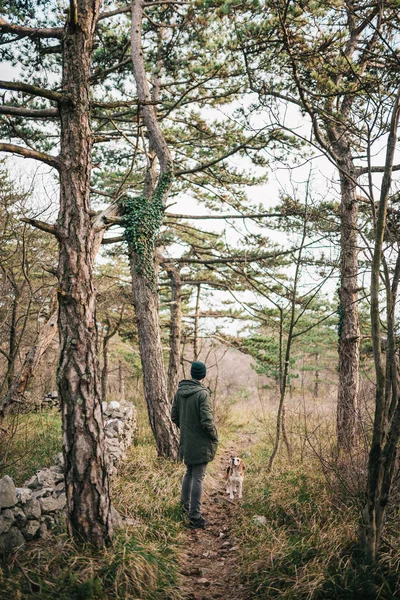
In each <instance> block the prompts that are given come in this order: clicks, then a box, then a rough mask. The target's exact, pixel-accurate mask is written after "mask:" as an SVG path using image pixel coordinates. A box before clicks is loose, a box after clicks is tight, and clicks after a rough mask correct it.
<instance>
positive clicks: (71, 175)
mask: <svg viewBox="0 0 400 600" xmlns="http://www.w3.org/2000/svg"><path fill="white" fill-rule="evenodd" d="M99 8H100V0H77V1H76V2H71V4H70V15H69V19H70V20H69V23H68V24H67V26H66V30H65V34H64V40H63V81H62V87H63V92H64V94H66V95H67V96H68V97H69V101H67V102H62V103H61V104H60V119H61V153H60V158H61V168H60V188H61V190H60V211H59V215H58V220H57V229H58V239H59V268H58V269H59V293H58V299H59V318H58V328H59V336H60V360H59V367H58V372H57V381H58V387H59V393H60V398H61V410H62V420H63V453H64V462H65V481H66V494H67V525H68V531H69V533H70V535H72V536H74V537H75V538H76V539H78V540H81V541H85V542H89V543H91V544H93V545H94V546H96V547H98V548H100V547H102V546H104V544H105V543H108V542H109V541H110V539H111V537H112V533H113V529H112V521H111V503H110V494H109V482H108V475H107V465H106V455H105V437H104V426H103V414H102V410H101V390H100V378H99V364H98V355H97V329H96V314H95V299H96V294H95V289H94V286H93V249H94V239H95V232H94V231H93V229H92V223H91V207H90V175H91V167H92V163H91V157H92V140H93V136H92V131H91V126H90V120H89V117H90V105H89V78H90V68H91V54H92V48H93V35H94V29H95V26H96V21H97V17H98V14H99Z"/></svg>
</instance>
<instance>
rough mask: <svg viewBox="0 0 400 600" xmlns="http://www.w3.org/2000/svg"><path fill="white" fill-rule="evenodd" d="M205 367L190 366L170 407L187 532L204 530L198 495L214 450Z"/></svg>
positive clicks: (197, 364)
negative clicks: (176, 432) (182, 472)
mask: <svg viewBox="0 0 400 600" xmlns="http://www.w3.org/2000/svg"><path fill="white" fill-rule="evenodd" d="M206 373H207V368H206V365H205V364H204V363H202V362H200V361H195V362H194V363H192V366H191V369H190V376H191V378H192V379H190V380H189V379H185V380H183V381H181V382H180V383H179V385H178V390H177V392H176V394H175V397H174V402H173V405H172V411H171V418H172V421H173V422H174V423H175V424H176V425H177V427H179V429H180V441H179V456H180V458H181V460H182V459H183V460H184V462H185V464H186V473H185V476H184V478H183V482H182V493H181V504H182V508H183V510H184V511H185V512H186V513H187V514H188V515H189V527H190V528H191V529H204V527H205V526H206V525H207V521H206V520H205V519H204V518H203V517H202V516H201V512H200V508H201V495H202V492H203V479H204V475H205V473H206V468H207V464H208V463H209V462H210V461H212V460H213V458H214V456H215V453H216V451H217V446H218V434H217V430H216V428H215V424H214V419H213V414H212V407H211V401H210V394H211V392H210V390H209V388H207V387H206V386H205V385H203V381H204V378H205V376H206Z"/></svg>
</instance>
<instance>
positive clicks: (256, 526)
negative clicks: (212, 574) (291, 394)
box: [234, 400, 400, 600]
mask: <svg viewBox="0 0 400 600" xmlns="http://www.w3.org/2000/svg"><path fill="white" fill-rule="evenodd" d="M274 408H275V407H274V406H273V405H272V402H271V401H268V402H264V405H263V410H262V411H261V412H260V414H261V417H260V422H261V424H262V426H263V429H264V435H263V437H262V438H260V439H259V441H258V443H257V444H256V445H255V446H254V447H253V450H252V452H251V453H250V455H249V456H248V457H247V458H246V492H245V498H244V501H243V503H242V505H241V506H240V510H239V519H238V524H237V530H236V531H235V532H234V534H235V536H236V537H238V538H239V539H240V540H241V544H240V557H239V562H240V564H241V573H242V577H243V580H244V581H245V582H247V583H248V584H250V586H251V588H252V590H253V593H254V597H255V598H260V599H270V598H281V599H287V600H289V599H290V600H295V599H296V600H302V599H304V600H311V599H312V600H322V599H324V600H325V599H326V600H334V599H336V598H338V599H343V600H350V599H351V600H376V599H378V598H379V599H383V600H389V599H390V600H391V599H394V598H398V597H400V569H399V563H400V561H399V559H398V556H397V551H395V548H396V547H397V546H398V542H399V539H398V538H399V532H398V520H397V522H396V524H395V527H392V528H391V527H390V524H389V523H388V527H387V538H388V539H387V541H386V543H385V544H384V547H383V548H382V554H381V557H380V560H379V563H378V564H377V565H375V566H371V565H366V564H364V563H363V561H362V557H361V555H360V552H359V549H358V522H359V511H360V506H361V502H362V500H363V493H364V485H365V449H364V447H363V446H360V447H359V449H358V450H357V451H356V452H355V453H354V455H352V456H348V457H346V459H345V460H344V459H343V458H340V457H337V456H336V454H335V452H336V450H335V436H334V431H335V420H334V419H335V414H334V412H333V411H332V410H331V409H330V408H329V407H327V406H326V405H325V406H324V405H322V406H320V405H318V403H315V402H313V401H308V402H306V403H305V404H304V405H302V402H296V400H293V401H292V402H291V403H290V404H289V407H288V415H287V430H288V432H289V435H290V440H291V445H292V458H291V459H290V460H289V458H288V455H287V452H286V450H285V448H284V447H281V450H280V453H279V456H278V459H277V460H276V462H275V463H274V467H273V471H272V472H271V473H267V471H266V465H267V464H268V458H269V455H270V452H271V447H272V444H271V441H272V438H273V435H274V427H275V422H274V417H275V410H274ZM256 515H259V516H262V517H265V519H266V522H265V524H260V523H257V522H256V521H255V520H254V517H255V516H256ZM396 516H397V519H398V511H397V515H396ZM392 523H393V519H392ZM390 531H391V534H390V535H389V532H390ZM392 534H394V537H393V535H392Z"/></svg>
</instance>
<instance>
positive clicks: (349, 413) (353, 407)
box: [335, 137, 360, 449]
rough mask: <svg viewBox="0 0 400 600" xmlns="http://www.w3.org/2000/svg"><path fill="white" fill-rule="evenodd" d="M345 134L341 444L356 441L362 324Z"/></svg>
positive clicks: (339, 149) (339, 146) (341, 147)
mask: <svg viewBox="0 0 400 600" xmlns="http://www.w3.org/2000/svg"><path fill="white" fill-rule="evenodd" d="M345 141H346V140H345V137H344V139H343V138H342V140H341V142H340V143H336V147H335V153H336V155H337V156H342V157H343V160H342V161H340V162H339V164H338V166H339V172H340V189H341V204H340V217H341V225H340V227H341V236H340V238H341V239H340V244H341V263H340V290H339V389H338V403H337V440H338V446H339V448H343V449H349V448H351V447H352V446H353V445H354V442H355V430H356V413H357V406H358V390H359V360H360V326H359V318H358V203H357V198H356V185H357V183H356V182H357V173H356V168H355V166H354V163H353V159H352V157H351V155H350V153H349V152H348V151H347V152H346V144H345Z"/></svg>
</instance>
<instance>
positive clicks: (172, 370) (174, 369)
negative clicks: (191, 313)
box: [165, 264, 182, 402]
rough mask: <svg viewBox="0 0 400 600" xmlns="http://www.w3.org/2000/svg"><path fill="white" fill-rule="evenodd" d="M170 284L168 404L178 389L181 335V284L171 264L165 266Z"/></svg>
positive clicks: (176, 270)
mask: <svg viewBox="0 0 400 600" xmlns="http://www.w3.org/2000/svg"><path fill="white" fill-rule="evenodd" d="M165 270H166V271H167V273H168V276H169V279H170V282H171V305H170V306H171V309H170V310H171V317H170V329H169V332H170V333H169V362H168V398H169V400H170V402H172V399H173V397H174V394H175V392H176V388H177V387H178V379H179V367H180V361H181V335H182V295H181V291H182V283H181V278H180V274H179V270H178V269H177V268H176V267H175V266H174V265H171V264H166V265H165Z"/></svg>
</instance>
